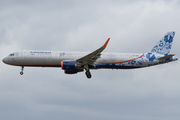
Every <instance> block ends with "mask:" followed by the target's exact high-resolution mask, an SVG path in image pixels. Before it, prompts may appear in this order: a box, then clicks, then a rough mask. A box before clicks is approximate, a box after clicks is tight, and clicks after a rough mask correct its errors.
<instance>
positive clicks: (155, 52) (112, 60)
mask: <svg viewBox="0 0 180 120" xmlns="http://www.w3.org/2000/svg"><path fill="white" fill-rule="evenodd" d="M174 36H175V32H173V31H172V32H168V33H166V34H165V35H164V37H163V38H162V39H161V40H160V41H159V42H158V43H157V44H156V45H155V46H154V47H153V48H152V50H151V51H149V52H147V53H144V54H139V53H102V51H103V50H104V49H105V48H106V46H107V44H108V42H109V40H110V38H108V40H107V41H106V42H105V44H104V45H103V46H102V47H100V48H99V49H97V50H95V51H93V52H91V53H88V52H68V51H38V50H29V51H27V50H26V51H19V52H13V53H11V54H10V55H9V56H7V57H5V58H4V59H3V60H2V61H3V62H4V63H5V64H8V65H13V66H21V72H20V74H21V75H23V70H24V67H61V68H62V70H64V72H65V74H76V73H78V72H83V71H84V70H85V71H86V72H85V74H86V76H87V78H91V77H92V75H91V73H90V69H135V68H143V67H149V66H154V65H159V64H163V63H168V62H172V61H176V60H178V58H177V57H175V54H170V50H171V47H172V42H173V38H174Z"/></svg>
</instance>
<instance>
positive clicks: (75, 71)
mask: <svg viewBox="0 0 180 120" xmlns="http://www.w3.org/2000/svg"><path fill="white" fill-rule="evenodd" d="M83 71H84V70H83V69H74V70H64V73H65V74H76V73H78V72H83Z"/></svg>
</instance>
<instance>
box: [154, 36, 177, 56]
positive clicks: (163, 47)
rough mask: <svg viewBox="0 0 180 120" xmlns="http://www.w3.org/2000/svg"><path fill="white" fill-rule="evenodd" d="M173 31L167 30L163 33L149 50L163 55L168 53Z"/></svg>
mask: <svg viewBox="0 0 180 120" xmlns="http://www.w3.org/2000/svg"><path fill="white" fill-rule="evenodd" d="M174 35H175V32H168V33H166V34H165V35H164V37H163V38H162V39H161V40H160V41H159V42H158V43H157V44H156V46H154V48H153V49H152V50H151V52H152V53H159V54H164V55H165V56H166V55H168V54H169V53H170V50H171V46H172V42H173V38H174Z"/></svg>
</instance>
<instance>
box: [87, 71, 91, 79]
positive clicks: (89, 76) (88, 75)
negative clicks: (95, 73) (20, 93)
mask: <svg viewBox="0 0 180 120" xmlns="http://www.w3.org/2000/svg"><path fill="white" fill-rule="evenodd" d="M86 76H87V78H89V79H90V78H91V77H92V75H91V73H90V72H89V71H86Z"/></svg>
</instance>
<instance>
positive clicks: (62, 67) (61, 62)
mask: <svg viewBox="0 0 180 120" xmlns="http://www.w3.org/2000/svg"><path fill="white" fill-rule="evenodd" d="M61 68H62V69H63V61H62V62H61Z"/></svg>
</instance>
